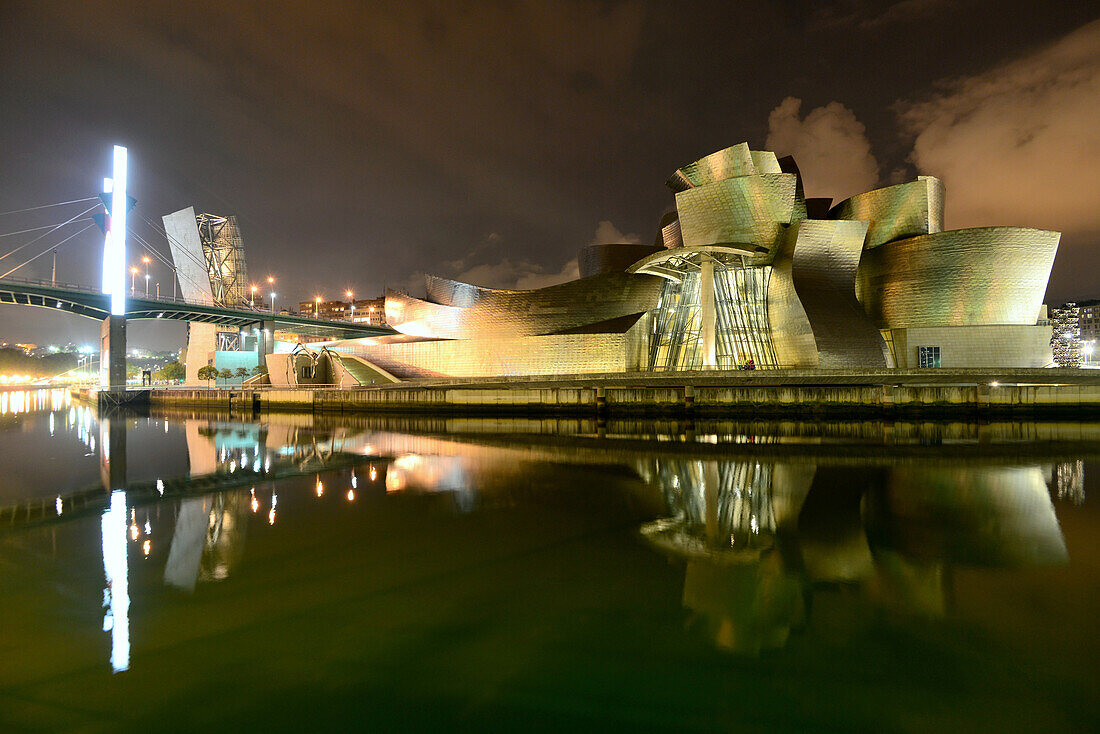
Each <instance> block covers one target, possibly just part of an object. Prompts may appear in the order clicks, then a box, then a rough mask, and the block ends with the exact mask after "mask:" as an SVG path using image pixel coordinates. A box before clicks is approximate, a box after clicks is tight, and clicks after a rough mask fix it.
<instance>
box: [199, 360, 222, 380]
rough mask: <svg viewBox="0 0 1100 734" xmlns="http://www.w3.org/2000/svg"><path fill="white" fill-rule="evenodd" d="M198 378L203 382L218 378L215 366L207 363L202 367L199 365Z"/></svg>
mask: <svg viewBox="0 0 1100 734" xmlns="http://www.w3.org/2000/svg"><path fill="white" fill-rule="evenodd" d="M199 379H200V380H203V381H205V382H210V381H211V380H216V379H218V370H217V368H216V367H214V366H212V365H209V364H208V365H206V366H204V367H199Z"/></svg>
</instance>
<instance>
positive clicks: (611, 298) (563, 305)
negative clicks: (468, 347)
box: [386, 272, 661, 339]
mask: <svg viewBox="0 0 1100 734" xmlns="http://www.w3.org/2000/svg"><path fill="white" fill-rule="evenodd" d="M660 291H661V280H660V279H659V278H656V277H652V276H648V275H633V274H630V273H620V272H616V273H603V274H601V275H594V276H591V277H588V278H581V279H579V280H573V281H570V282H568V283H562V284H560V285H555V286H550V287H548V288H540V289H538V290H533V291H496V290H491V289H479V290H478V292H477V300H476V301H475V302H474V304H473V305H471V306H470V307H468V308H461V307H456V306H447V305H442V304H438V303H430V302H428V301H423V300H420V299H418V298H413V297H411V296H408V295H406V294H404V293H399V292H397V291H387V293H386V322H387V323H388V324H389V325H390V326H392V327H393V328H394V329H396V330H397V331H400V332H402V333H404V334H411V335H414V336H423V337H434V338H440V339H471V338H475V337H481V336H493V335H501V336H533V335H538V334H554V333H559V332H562V331H566V330H572V329H578V328H580V327H584V326H589V325H592V324H596V323H599V322H605V321H612V320H614V319H618V318H620V317H623V316H630V315H634V314H641V313H644V312H645V311H648V310H649V309H651V308H652V307H653V305H654V304H655V303H656V302H657V298H658V297H659V296H660Z"/></svg>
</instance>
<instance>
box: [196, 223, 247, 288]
mask: <svg viewBox="0 0 1100 734" xmlns="http://www.w3.org/2000/svg"><path fill="white" fill-rule="evenodd" d="M195 219H196V221H197V223H198V227H199V238H200V240H201V242H202V254H203V257H204V258H205V260H206V268H207V272H208V274H209V276H210V288H211V291H212V295H213V297H214V303H216V304H218V305H221V306H243V305H244V304H246V303H248V297H249V290H248V271H247V269H246V267H245V262H244V242H243V241H242V240H241V230H240V228H239V227H238V226H237V218H236V217H235V216H229V217H219V216H217V215H215V214H199V215H197V216H196V217H195Z"/></svg>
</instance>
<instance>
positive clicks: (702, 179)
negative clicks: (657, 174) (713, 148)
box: [665, 143, 757, 192]
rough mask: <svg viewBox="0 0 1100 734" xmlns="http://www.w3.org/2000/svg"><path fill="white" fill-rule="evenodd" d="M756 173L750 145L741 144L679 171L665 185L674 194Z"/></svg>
mask: <svg viewBox="0 0 1100 734" xmlns="http://www.w3.org/2000/svg"><path fill="white" fill-rule="evenodd" d="M754 173H757V170H756V166H755V165H753V159H752V151H750V150H749V144H748V143H740V144H738V145H734V146H732V147H729V148H726V149H724V150H720V151H718V152H716V153H711V154H710V155H708V156H706V157H705V158H700V159H699V160H697V161H695V162H694V163H689V164H688V165H686V166H684V167H683V168H680V169H678V170H677V171H676V173H674V174H672V178H670V179H669V180H668V181H666V182H665V185H667V186H668V187H669V188H670V189H672V190H673V191H674V192H680V191H686V190H687V189H690V188H694V187H696V186H706V185H707V184H711V183H714V182H715V181H721V180H723V179H727V178H736V177H738V176H751V175H752V174H754Z"/></svg>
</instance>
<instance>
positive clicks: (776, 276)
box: [768, 229, 817, 367]
mask: <svg viewBox="0 0 1100 734" xmlns="http://www.w3.org/2000/svg"><path fill="white" fill-rule="evenodd" d="M795 235H796V232H795V230H793V229H789V230H787V232H785V233H784V236H783V237H782V238H780V242H779V246H778V247H777V248H776V251H775V260H774V261H773V262H772V276H771V283H770V285H769V287H768V324H769V326H770V327H771V342H772V348H773V349H774V350H775V357H776V361H777V362H778V363H779V364H781V365H783V366H789V367H817V344H816V342H815V341H814V332H813V329H811V328H810V320H809V318H807V316H806V309H805V308H803V307H802V301H800V300H799V299H798V294H797V293H796V292H795V289H794V278H793V276H792V273H791V271H792V268H793V267H794V248H795V239H796V238H795Z"/></svg>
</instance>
